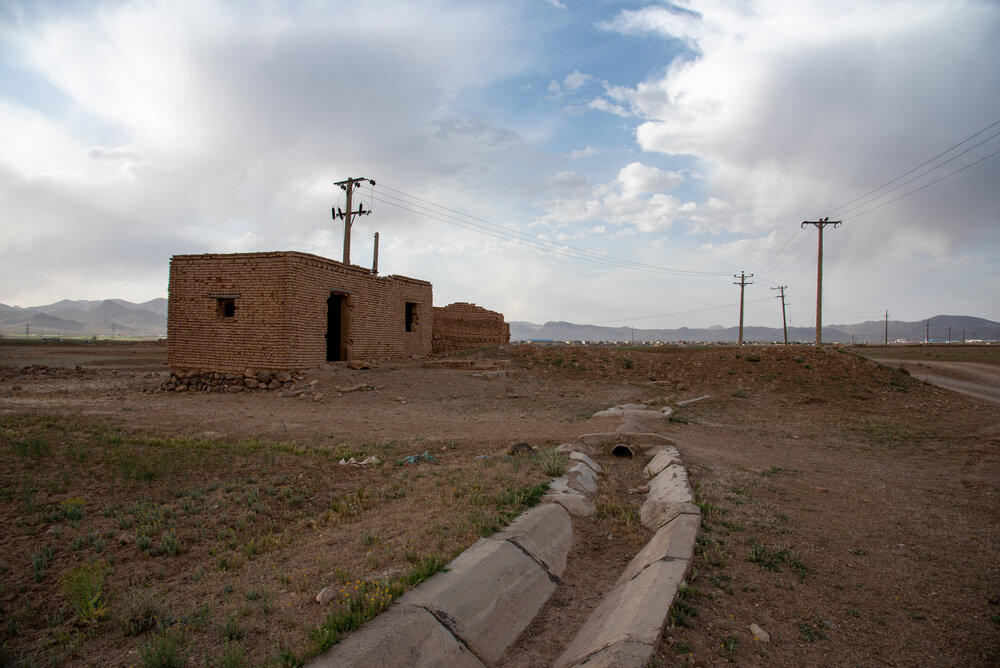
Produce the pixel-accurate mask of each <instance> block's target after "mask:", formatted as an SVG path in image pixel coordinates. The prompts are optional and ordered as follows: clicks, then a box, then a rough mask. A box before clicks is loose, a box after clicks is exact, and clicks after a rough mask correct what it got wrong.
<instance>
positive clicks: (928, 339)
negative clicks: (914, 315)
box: [924, 320, 931, 343]
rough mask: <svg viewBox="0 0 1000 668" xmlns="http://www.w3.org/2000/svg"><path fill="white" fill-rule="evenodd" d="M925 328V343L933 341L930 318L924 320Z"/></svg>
mask: <svg viewBox="0 0 1000 668" xmlns="http://www.w3.org/2000/svg"><path fill="white" fill-rule="evenodd" d="M924 330H925V332H924V343H930V342H931V321H930V320H924Z"/></svg>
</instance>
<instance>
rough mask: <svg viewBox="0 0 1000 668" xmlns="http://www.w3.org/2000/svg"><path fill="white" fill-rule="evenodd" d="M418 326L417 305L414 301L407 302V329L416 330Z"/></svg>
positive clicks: (409, 330)
mask: <svg viewBox="0 0 1000 668" xmlns="http://www.w3.org/2000/svg"><path fill="white" fill-rule="evenodd" d="M416 326H417V305H416V304H415V303H414V302H406V331H408V332H413V331H416Z"/></svg>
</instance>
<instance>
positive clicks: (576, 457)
mask: <svg viewBox="0 0 1000 668" xmlns="http://www.w3.org/2000/svg"><path fill="white" fill-rule="evenodd" d="M569 460H570V461H571V462H572V461H577V462H583V463H584V464H586V465H587V466H589V467H590V468H592V469H593V470H594V473H601V472H602V471H603V470H604V469H602V468H601V465H600V464H598V463H597V462H595V461H594V460H593V459H591V458H590V457H588V456H587V455H586V454H585V453H583V452H571V453H569Z"/></svg>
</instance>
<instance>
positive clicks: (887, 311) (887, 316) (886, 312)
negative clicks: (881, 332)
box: [885, 309, 889, 345]
mask: <svg viewBox="0 0 1000 668" xmlns="http://www.w3.org/2000/svg"><path fill="white" fill-rule="evenodd" d="M885 345H889V309H886V310H885Z"/></svg>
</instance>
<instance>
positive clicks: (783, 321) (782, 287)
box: [771, 285, 788, 346]
mask: <svg viewBox="0 0 1000 668" xmlns="http://www.w3.org/2000/svg"><path fill="white" fill-rule="evenodd" d="M787 287H788V286H787V285H779V286H778V287H776V288H771V289H772V290H781V295H780V296H779V297H778V299H780V300H781V328H782V329H783V330H784V331H785V345H786V346H787V345H788V322H787V320H786V319H785V306H787V304H786V303H785V288H787Z"/></svg>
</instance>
